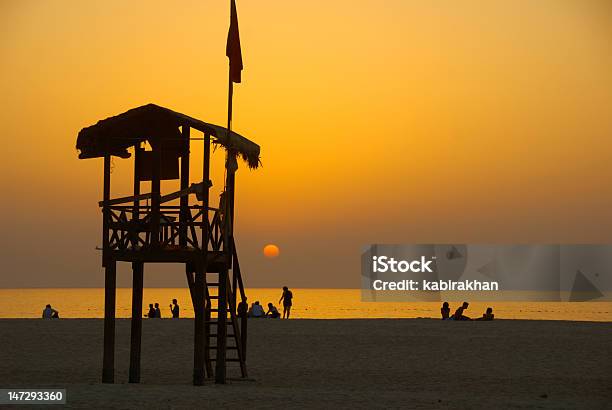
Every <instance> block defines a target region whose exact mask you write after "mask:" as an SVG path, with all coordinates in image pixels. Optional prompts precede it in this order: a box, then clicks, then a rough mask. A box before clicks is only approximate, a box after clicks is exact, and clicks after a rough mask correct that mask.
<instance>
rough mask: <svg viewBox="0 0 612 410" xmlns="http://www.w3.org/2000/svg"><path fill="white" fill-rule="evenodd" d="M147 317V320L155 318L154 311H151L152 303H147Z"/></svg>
mask: <svg viewBox="0 0 612 410" xmlns="http://www.w3.org/2000/svg"><path fill="white" fill-rule="evenodd" d="M147 317H148V318H149V319H153V318H154V317H155V309H153V303H149V313H147Z"/></svg>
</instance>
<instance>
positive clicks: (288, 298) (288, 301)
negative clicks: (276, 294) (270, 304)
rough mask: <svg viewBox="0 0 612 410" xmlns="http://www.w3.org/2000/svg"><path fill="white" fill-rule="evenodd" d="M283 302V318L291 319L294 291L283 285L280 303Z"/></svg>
mask: <svg viewBox="0 0 612 410" xmlns="http://www.w3.org/2000/svg"><path fill="white" fill-rule="evenodd" d="M281 301H282V302H283V319H289V315H290V314H291V305H293V293H291V291H290V290H289V288H288V287H287V286H283V295H282V296H281V298H280V299H279V301H278V303H281Z"/></svg>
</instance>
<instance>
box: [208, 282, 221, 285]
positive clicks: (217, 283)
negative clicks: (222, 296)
mask: <svg viewBox="0 0 612 410" xmlns="http://www.w3.org/2000/svg"><path fill="white" fill-rule="evenodd" d="M206 284H207V285H208V286H219V282H206Z"/></svg>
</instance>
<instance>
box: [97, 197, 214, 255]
mask: <svg viewBox="0 0 612 410" xmlns="http://www.w3.org/2000/svg"><path fill="white" fill-rule="evenodd" d="M103 209H106V212H103V215H104V218H107V219H106V221H105V222H106V226H108V229H109V249H110V250H113V251H141V250H150V249H154V248H156V249H200V250H201V248H202V245H201V244H202V243H204V241H203V240H202V232H203V231H204V228H205V227H207V228H208V229H206V232H208V249H209V250H212V251H220V250H223V249H224V232H225V231H224V229H223V221H224V218H223V214H222V212H220V211H219V209H216V208H207V207H203V206H199V205H192V206H189V207H187V208H185V209H184V210H183V212H181V207H180V206H160V210H159V217H158V218H157V221H156V220H154V219H153V213H152V210H151V207H150V206H142V205H141V206H138V207H134V206H125V205H122V206H120V205H109V206H106V207H104V208H103ZM181 213H182V214H181ZM211 214H212V218H211ZM156 224H158V226H159V229H158V230H157V231H158V232H159V233H158V237H157V238H154V237H153V232H155V229H154V226H155V225H156ZM154 239H156V240H154ZM181 239H183V240H181Z"/></svg>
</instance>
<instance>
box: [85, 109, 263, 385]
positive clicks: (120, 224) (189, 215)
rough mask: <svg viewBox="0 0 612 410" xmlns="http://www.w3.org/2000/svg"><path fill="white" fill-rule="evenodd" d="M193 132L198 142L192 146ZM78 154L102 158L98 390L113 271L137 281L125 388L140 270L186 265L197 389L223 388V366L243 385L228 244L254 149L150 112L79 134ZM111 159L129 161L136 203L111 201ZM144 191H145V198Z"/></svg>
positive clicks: (107, 341) (110, 361)
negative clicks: (175, 183)
mask: <svg viewBox="0 0 612 410" xmlns="http://www.w3.org/2000/svg"><path fill="white" fill-rule="evenodd" d="M192 130H196V131H199V132H200V133H202V134H203V136H202V137H200V138H195V137H193V136H192V135H191V131H192ZM192 140H202V141H203V160H202V180H201V181H198V182H197V183H191V180H190V178H189V163H190V149H191V147H190V142H191V141H192ZM211 144H216V145H218V146H221V147H223V148H224V149H225V152H226V160H225V177H224V179H225V180H224V181H222V184H223V185H222V186H223V187H224V189H223V192H222V194H221V197H220V200H219V203H218V205H217V206H216V207H215V206H212V203H211V200H210V187H211V186H212V181H211V180H210V160H211ZM194 145H195V144H194ZM76 147H77V149H78V150H79V158H80V159H86V158H104V188H103V200H102V201H101V202H100V203H99V205H100V207H101V208H102V266H103V267H104V269H105V297H104V358H103V371H102V381H103V382H105V383H113V382H114V367H115V366H114V356H115V294H116V265H117V262H130V263H131V264H132V271H133V286H132V321H131V349H130V369H129V381H130V383H139V382H140V347H141V335H142V317H143V313H142V302H143V301H142V298H143V295H142V293H143V281H144V277H143V276H144V265H145V263H184V264H185V272H186V276H187V283H188V286H189V290H190V293H191V299H192V303H193V308H194V311H195V321H194V322H195V335H194V362H193V383H194V385H202V384H203V383H204V381H205V379H206V378H209V379H212V378H214V380H215V382H216V383H225V382H226V377H227V376H226V370H227V363H228V362H237V363H238V365H239V370H240V377H242V378H246V377H247V368H246V340H247V338H246V332H247V326H246V325H247V322H246V306H247V304H246V303H247V299H246V295H245V292H244V286H243V282H242V277H241V273H240V265H239V263H238V253H237V252H236V245H235V242H234V224H233V219H234V218H233V216H234V190H235V172H236V169H237V167H238V163H237V160H238V159H239V158H238V157H240V158H242V159H244V160H245V161H246V162H247V164H248V166H249V167H250V168H257V167H258V165H259V146H258V145H257V144H255V143H253V142H251V141H249V140H248V139H246V138H244V137H242V136H240V135H238V134H237V133H235V132H228V130H227V128H224V127H220V126H217V125H213V124H208V123H205V122H203V121H200V120H197V119H195V118H192V117H189V116H187V115H184V114H180V113H178V112H174V111H172V110H169V109H167V108H163V107H160V106H157V105H154V104H148V105H144V106H141V107H138V108H134V109H131V110H129V111H127V112H125V113H123V114H120V115H117V116H115V117H111V118H107V119H105V120H101V121H99V122H98V123H97V124H95V125H92V126H90V127H87V128H84V129H82V130H81V131H80V132H79V135H78V138H77V144H76ZM111 157H117V158H130V157H134V174H133V176H134V192H133V195H131V196H128V197H122V198H111ZM173 179H174V180H180V190H178V191H175V192H171V193H166V194H163V193H162V192H161V189H160V187H161V181H162V180H173ZM147 181H150V187H151V190H150V192H145V193H143V192H141V185H142V184H143V183H144V182H147ZM177 201H178V204H176V202H177ZM173 203H174V204H173ZM238 297H240V302H239V303H238V305H237V301H238V300H237V299H238ZM238 318H240V320H238ZM239 322H240V323H239ZM213 364H214V366H213Z"/></svg>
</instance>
